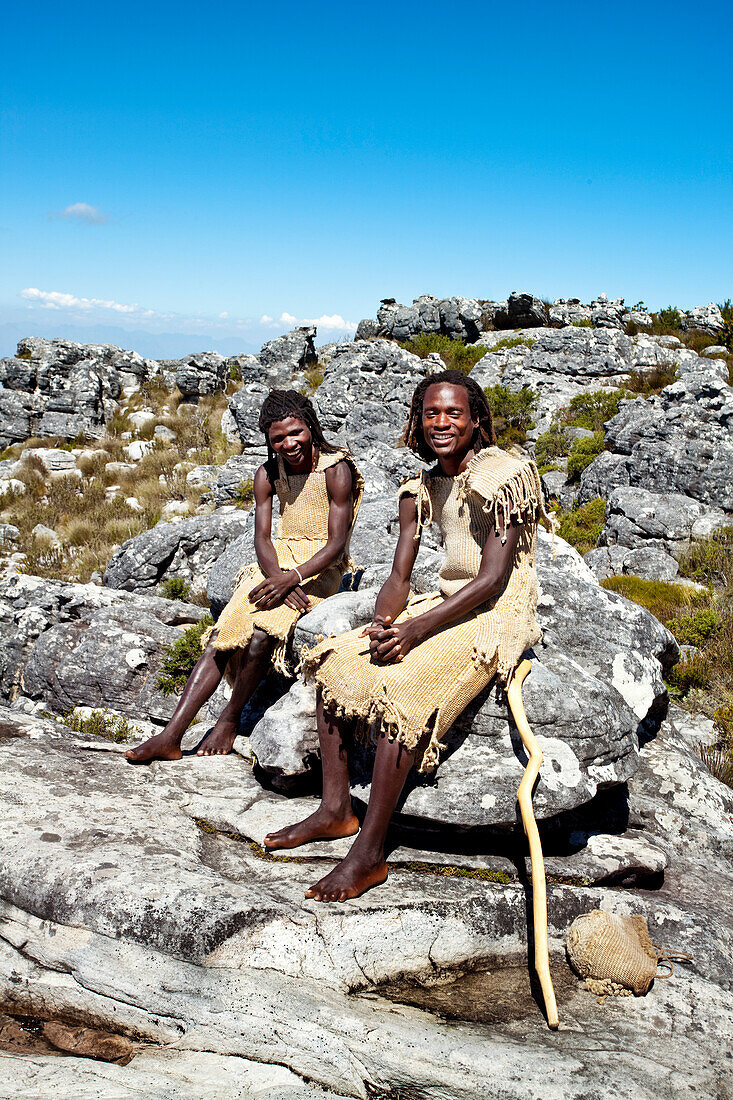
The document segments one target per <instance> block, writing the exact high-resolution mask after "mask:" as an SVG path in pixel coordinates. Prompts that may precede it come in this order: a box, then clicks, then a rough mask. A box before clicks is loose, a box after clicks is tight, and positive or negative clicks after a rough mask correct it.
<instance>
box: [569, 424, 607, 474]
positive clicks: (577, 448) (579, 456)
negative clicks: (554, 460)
mask: <svg viewBox="0 0 733 1100" xmlns="http://www.w3.org/2000/svg"><path fill="white" fill-rule="evenodd" d="M604 450H605V443H604V437H603V432H602V431H599V432H594V433H593V438H592V439H589V438H586V439H576V441H575V443H573V445H572V447H571V448H570V454H569V455H568V467H567V473H568V481H579V480H580V475H581V474H582V472H583V470H584V469H585V468H586V466H590V464H591V462H592V461H593V459H594V458H598V455H599V454H601V453H602V452H603V451H604Z"/></svg>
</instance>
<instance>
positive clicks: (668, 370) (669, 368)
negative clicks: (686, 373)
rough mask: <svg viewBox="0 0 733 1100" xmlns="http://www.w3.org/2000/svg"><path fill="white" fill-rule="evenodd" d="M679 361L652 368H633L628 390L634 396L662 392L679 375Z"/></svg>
mask: <svg viewBox="0 0 733 1100" xmlns="http://www.w3.org/2000/svg"><path fill="white" fill-rule="evenodd" d="M677 370H678V365H677V363H669V364H668V365H664V366H660V367H654V368H653V369H652V370H648V371H640V370H632V372H631V374H630V375H629V380H628V382H627V383H626V388H627V390H629V391H630V394H628V395H627V396H634V395H636V394H639V395H640V396H641V397H651V396H652V394H655V393H661V392H662V390H664V389H666V388H667V386H671V385H672V383H673V382H674V381H675V379H676V377H677Z"/></svg>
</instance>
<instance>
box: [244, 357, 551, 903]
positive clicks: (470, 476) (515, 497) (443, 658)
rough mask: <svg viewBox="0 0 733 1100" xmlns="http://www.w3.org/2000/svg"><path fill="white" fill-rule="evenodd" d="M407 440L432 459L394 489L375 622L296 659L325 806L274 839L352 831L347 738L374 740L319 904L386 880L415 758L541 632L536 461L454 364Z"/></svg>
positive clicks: (435, 379) (435, 748) (311, 893)
mask: <svg viewBox="0 0 733 1100" xmlns="http://www.w3.org/2000/svg"><path fill="white" fill-rule="evenodd" d="M404 441H405V443H406V444H407V446H408V447H410V448H411V449H412V450H413V451H415V452H416V453H417V454H418V455H419V456H420V457H421V458H422V459H423V460H424V461H425V462H432V463H433V465H432V467H431V468H430V469H429V470H425V471H423V472H422V474H421V475H420V477H418V478H413V479H411V480H410V481H408V482H406V483H405V484H404V485H403V486H402V488H401V490H400V494H399V495H400V536H399V541H398V544H397V549H396V552H395V558H394V564H393V566H392V572H391V574H390V576H389V579H388V580H387V581H386V583H385V584H384V586H383V587H382V589H381V591H380V593H379V595H378V597H377V601H376V605H375V609H374V616H373V619H372V623H371V625H370V626H368V627H367V628H366V629H365V630H362V631H358V630H352V631H350V632H349V633H347V634H342V635H340V636H338V637H332V638H328V639H326V640H325V641H323V642H321V643H320V644H319V645H317V646H316V647H315V648H314V649H312V650H311V651H310V652H309V653H307V654H306V655H305V657H304V660H303V668H304V670H305V672H306V674H307V675H309V676H312V677H313V678H314V679H315V681H316V685H317V720H318V735H319V740H320V747H321V758H322V762H323V793H322V800H321V806H320V807H319V809H318V810H317V811H316V812H315V813H314V814H312V815H311V816H310V817H309V818H307V819H306V820H304V821H301V822H299V823H298V824H296V825H293V826H291V827H290V828H287V829H282V830H280V831H279V832H277V833H271V834H270V835H269V836H267V837H266V838H265V844H266V845H267V847H268V848H271V849H278V848H294V847H297V846H298V845H299V844H304V843H306V842H307V841H311V840H319V839H321V840H325V839H331V838H334V837H343V836H353V835H354V834H355V833H356V832H357V830H358V827H359V823H358V820H357V818H356V817H355V815H354V812H353V808H352V805H351V797H350V787H349V770H348V759H347V752H346V743H347V741H348V737H349V736H350V735H351V734H352V733H354V732H359V731H362V732H365V731H367V732H369V733H371V735H372V738H373V739H375V740H376V744H377V751H376V759H375V763H374V773H373V777H372V787H371V797H370V800H369V807H368V810H367V814H366V817H365V820H364V824H363V827H362V829H361V832H360V833H359V835H358V837H357V838H356V840H355V842H354V844H353V845H352V848H351V851H350V852H349V854H348V856H347V857H346V859H344V860H343V862H342V863H340V864H339V865H338V866H337V867H336V868H335V869H334V870H333V871H332V872H331V873H330V874H329V875H326V877H325V878H323V879H321V880H320V881H319V882H318V883H316V884H315V885H314V886H312V887H311V888H310V889H309V890H308V891H307V892H306V897H309V898H314V899H315V900H317V901H345V900H346V899H347V898H351V897H356V896H358V895H359V894H361V893H363V891H364V890H366V889H368V888H369V887H370V886H375V885H377V884H378V883H381V882H383V881H384V880H385V879H386V877H387V864H386V862H385V857H384V842H385V838H386V833H387V827H388V825H389V821H390V819H391V816H392V813H393V812H394V809H395V806H396V805H397V800H398V798H399V795H400V793H401V791H402V788H403V786H404V782H405V779H406V778H407V775H408V773H409V771H410V769H411V768H412V767H413V766H416V767H417V768H418V771H420V772H430V771H432V770H433V769H434V768H435V767H436V766H437V764H438V761H439V756H440V751H441V748H442V738H443V736H444V734H445V733H446V731H447V730H448V729H449V727H450V726H451V725H452V723H453V722H454V721H455V719H456V718H457V717H458V715H459V714H460V713H461V711H462V710H463V709H464V708H465V707H466V706H467V705H468V703H469V702H470V701H471V699H473V698H474V696H475V695H477V694H478V692H479V691H481V690H482V688H484V687H486V686H487V684H489V682H490V681H491V680H492V678H493V677H494V676H498V677H499V679H500V680H501V681H502V682H503V683H505V684H508V682H509V681H510V679H511V676H512V674H513V672H514V669H515V668H516V666H517V664H518V663H519V660H520V658H521V656H522V654H523V652H524V651H525V649H527V648H528V647H529V646H531V645H533V644H534V643H536V642H537V641H538V640H539V637H540V634H539V631H538V629H537V625H536V622H535V611H536V607H537V578H536V574H535V554H536V545H537V521H538V520H541V521H542V522H543V524H544V525H545V526H546V527H547V528H548V529H551V527H552V519H551V517H550V516H549V515H548V514H547V513H546V512H545V509H544V505H543V503H542V490H541V487H540V480H539V475H538V473H537V468H536V466H535V465H534V463H533V462H532V461H530V460H529V459H526V458H517V457H514V456H513V455H509V454H507V453H506V452H504V451H502V450H500V449H499V448H498V447H497V446H496V445H495V436H494V431H493V426H492V423H491V412H490V410H489V407H488V404H487V401H486V397H485V396H484V394H483V392H482V390H481V389H480V387H479V386H478V385H477V384H476V383H475V382H474V381H473V380H472V379H470V378H467V377H466V376H465V375H463V374H461V373H460V372H458V371H444V372H442V373H441V374H436V375H430V376H428V377H427V378H426V379H425V380H424V381H423V382H421V383H420V385H419V386H418V387H417V390H416V391H415V394H414V396H413V399H412V406H411V409H410V419H409V421H408V424H407V428H406V430H405V440H404ZM436 460H437V461H436ZM430 522H433V523H436V524H437V525H438V527H439V528H440V532H441V535H442V538H443V545H444V547H445V559H444V561H443V565H442V568H441V571H440V592H436V593H432V594H431V595H427V596H413V597H412V598H410V576H411V574H412V568H413V565H414V563H415V558H416V556H417V551H418V548H419V545H420V536H421V532H422V529H423V526H424V524H425V523H430Z"/></svg>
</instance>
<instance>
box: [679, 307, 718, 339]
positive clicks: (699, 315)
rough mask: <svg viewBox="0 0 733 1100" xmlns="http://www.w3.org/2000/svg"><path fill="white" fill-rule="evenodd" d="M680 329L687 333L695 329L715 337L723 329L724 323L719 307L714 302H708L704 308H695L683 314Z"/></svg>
mask: <svg viewBox="0 0 733 1100" xmlns="http://www.w3.org/2000/svg"><path fill="white" fill-rule="evenodd" d="M681 327H682V328H683V329H684V330H685V331H687V332H689V331H691V330H695V329H697V330H698V331H699V332H707V333H709V334H710V335H711V336H717V334H718V333H719V332H722V330H723V328H724V327H725V322H724V321H723V314H722V313H721V312H720V307H719V306H717V305H716V304H715V302H709V303H708V305H706V306H695V308H694V309H690V310H688V311H687V312H686V313H683V315H682V324H681Z"/></svg>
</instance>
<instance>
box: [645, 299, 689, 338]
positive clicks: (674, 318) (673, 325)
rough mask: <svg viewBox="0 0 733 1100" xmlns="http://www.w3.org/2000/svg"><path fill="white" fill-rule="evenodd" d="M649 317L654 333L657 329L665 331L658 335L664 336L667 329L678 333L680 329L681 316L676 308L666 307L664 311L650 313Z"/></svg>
mask: <svg viewBox="0 0 733 1100" xmlns="http://www.w3.org/2000/svg"><path fill="white" fill-rule="evenodd" d="M651 317H652V326H653V331H656V329H657V327H659V328H662V329H664V330H665V332H664V333H660V335H665V333H666V332H668V330H669V329H672V330H676V331H679V329H680V328H681V327H682V314H681V313H680V311H679V310H678V309H677V307H676V306H667V308H666V309H660V311H659V313H652V315H651Z"/></svg>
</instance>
